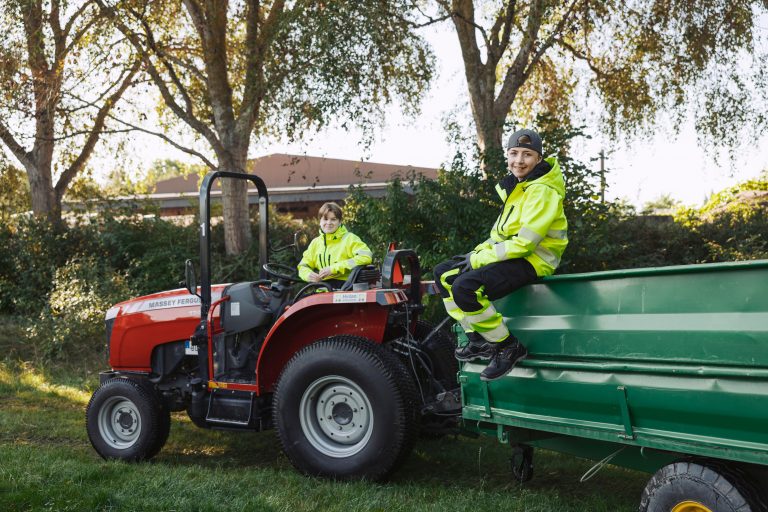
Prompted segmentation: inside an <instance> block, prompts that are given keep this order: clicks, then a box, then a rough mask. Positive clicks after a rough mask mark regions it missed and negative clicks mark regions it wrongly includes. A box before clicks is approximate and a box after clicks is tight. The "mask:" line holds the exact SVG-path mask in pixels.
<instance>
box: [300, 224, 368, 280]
mask: <svg viewBox="0 0 768 512" xmlns="http://www.w3.org/2000/svg"><path fill="white" fill-rule="evenodd" d="M372 260H373V253H372V252H371V250H370V249H369V248H368V246H367V245H365V242H363V241H362V240H360V237H359V236H357V235H355V234H354V233H351V232H349V231H347V228H346V227H344V225H343V224H342V225H340V226H339V227H338V229H336V231H334V232H333V233H327V234H326V233H323V232H322V230H321V231H320V236H318V237H317V238H315V239H314V240H312V242H310V244H309V247H307V250H306V251H304V256H303V257H302V258H301V261H300V262H299V277H300V278H301V279H303V280H304V281H309V274H310V272H320V271H321V270H322V269H324V268H325V267H331V275H329V276H327V277H326V278H325V280H328V279H344V280H346V279H347V277H349V273H350V271H351V270H352V269H353V268H355V267H356V266H358V265H368V264H369V263H370V262H371V261H372Z"/></svg>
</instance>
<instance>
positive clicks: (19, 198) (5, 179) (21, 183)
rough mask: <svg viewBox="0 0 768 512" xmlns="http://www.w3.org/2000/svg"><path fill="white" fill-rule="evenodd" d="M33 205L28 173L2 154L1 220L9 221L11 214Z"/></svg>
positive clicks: (0, 176) (26, 209)
mask: <svg viewBox="0 0 768 512" xmlns="http://www.w3.org/2000/svg"><path fill="white" fill-rule="evenodd" d="M31 207H32V206H31V201H30V197H29V181H27V174H26V173H25V172H24V171H22V170H20V169H18V168H17V167H14V166H13V165H11V164H10V163H9V162H8V161H7V160H6V159H5V158H3V157H2V155H0V222H8V221H9V220H10V218H11V215H13V214H16V213H21V212H25V211H29V209H30V208H31Z"/></svg>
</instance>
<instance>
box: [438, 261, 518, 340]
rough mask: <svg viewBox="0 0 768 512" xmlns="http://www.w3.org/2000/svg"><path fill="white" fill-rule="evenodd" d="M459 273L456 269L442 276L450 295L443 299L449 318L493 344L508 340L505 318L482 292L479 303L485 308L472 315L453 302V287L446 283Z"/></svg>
mask: <svg viewBox="0 0 768 512" xmlns="http://www.w3.org/2000/svg"><path fill="white" fill-rule="evenodd" d="M458 273H459V270H458V269H454V270H449V271H448V272H446V273H445V274H443V275H442V276H440V282H441V284H442V285H443V286H444V287H445V289H446V291H447V292H448V294H449V296H448V298H446V299H443V304H444V305H445V311H446V313H448V316H450V317H451V318H453V319H454V320H456V321H457V322H459V323H460V324H461V326H462V328H463V329H464V330H465V331H466V332H470V331H475V332H477V333H478V334H480V335H481V336H482V337H483V338H485V340H486V341H489V342H491V343H497V342H499V341H503V340H504V339H506V338H507V337H508V336H509V330H508V329H507V326H506V325H504V318H503V317H502V316H501V314H500V313H499V312H498V311H496V308H495V307H494V306H493V304H492V303H491V301H490V300H488V297H486V296H485V295H484V294H483V293H482V291H481V290H478V293H477V301H478V302H479V303H480V305H481V306H483V308H482V309H480V310H479V311H475V312H472V313H467V312H465V311H462V310H461V308H459V306H458V305H457V304H456V302H455V301H454V300H453V290H452V289H451V288H452V287H451V285H450V284H448V283H447V282H446V279H447V278H448V277H451V276H454V275H456V274H458Z"/></svg>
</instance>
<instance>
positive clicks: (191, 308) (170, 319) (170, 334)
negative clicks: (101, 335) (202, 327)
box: [105, 284, 227, 372]
mask: <svg viewBox="0 0 768 512" xmlns="http://www.w3.org/2000/svg"><path fill="white" fill-rule="evenodd" d="M226 286H227V285H224V284H221V285H215V286H213V287H212V289H211V298H212V300H213V301H214V302H215V301H217V300H218V299H219V298H220V297H221V292H222V290H223V289H224V288H225V287H226ZM216 313H218V309H217V310H216ZM105 320H106V330H107V350H108V353H109V364H110V366H111V367H112V368H113V369H115V370H126V371H140V372H147V371H149V370H150V367H151V358H152V351H153V350H154V348H155V347H157V346H158V345H162V344H164V343H171V342H184V341H186V340H188V339H189V337H190V336H191V335H192V334H193V333H194V331H195V328H196V327H197V325H198V324H199V323H200V298H199V297H197V296H195V295H191V294H190V293H189V292H188V291H187V290H186V289H185V288H179V289H177V290H169V291H165V292H160V293H153V294H151V295H145V296H143V297H137V298H135V299H131V300H127V301H125V302H120V303H119V304H115V305H114V306H112V307H111V308H109V310H108V311H107V314H106V318H105Z"/></svg>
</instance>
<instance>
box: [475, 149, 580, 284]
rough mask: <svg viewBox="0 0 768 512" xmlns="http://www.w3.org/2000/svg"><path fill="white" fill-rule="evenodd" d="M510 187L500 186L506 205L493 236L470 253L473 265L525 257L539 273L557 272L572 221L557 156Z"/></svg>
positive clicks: (500, 193) (482, 265)
mask: <svg viewBox="0 0 768 512" xmlns="http://www.w3.org/2000/svg"><path fill="white" fill-rule="evenodd" d="M547 167H549V170H547ZM507 188H509V187H506V188H505V187H503V186H501V185H497V186H496V191H497V192H498V193H499V196H500V197H501V200H502V201H504V207H503V208H502V211H501V214H500V215H499V217H498V218H497V219H496V222H494V224H493V228H491V236H490V238H489V239H488V240H486V241H485V242H483V243H481V244H480V245H478V246H477V247H475V252H474V254H472V256H471V257H470V261H471V264H472V268H474V269H477V268H480V267H484V266H485V265H489V264H491V263H496V262H499V261H504V260H509V259H513V258H525V259H526V260H528V262H530V263H531V265H533V268H534V269H536V274H537V275H539V276H547V275H551V274H553V273H554V272H555V269H556V268H557V266H558V265H559V264H560V258H562V256H563V252H564V251H565V247H566V246H567V245H568V221H567V220H566V218H565V213H564V211H563V199H564V198H565V182H564V181H563V173H562V172H561V171H560V164H559V163H558V161H557V158H555V157H549V158H546V159H545V160H544V161H543V162H542V163H540V164H539V165H538V166H537V167H536V168H534V170H533V171H531V175H530V176H529V178H528V179H526V180H523V181H521V182H520V183H517V184H516V185H515V186H514V188H512V190H511V191H509V190H507Z"/></svg>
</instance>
